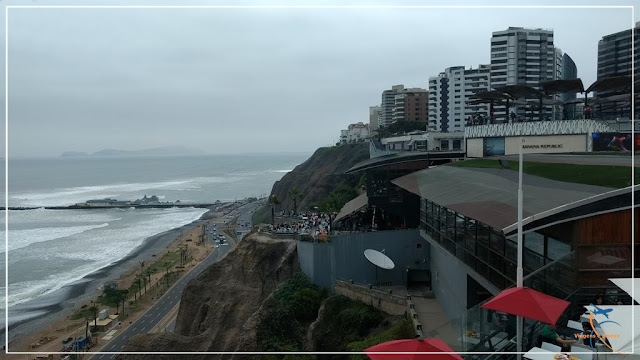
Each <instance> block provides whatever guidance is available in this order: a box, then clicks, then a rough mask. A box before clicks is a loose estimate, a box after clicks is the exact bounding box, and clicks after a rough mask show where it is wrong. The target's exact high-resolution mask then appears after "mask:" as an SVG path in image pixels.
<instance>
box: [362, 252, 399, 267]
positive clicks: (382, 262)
mask: <svg viewBox="0 0 640 360" xmlns="http://www.w3.org/2000/svg"><path fill="white" fill-rule="evenodd" d="M364 257H366V258H367V260H369V261H370V262H371V263H372V264H373V265H375V266H377V267H379V268H382V269H387V270H391V269H393V268H394V267H395V266H396V265H395V264H394V263H393V260H391V259H390V258H389V257H388V256H387V255H385V254H383V253H381V252H380V251H377V250H373V249H367V250H365V251H364Z"/></svg>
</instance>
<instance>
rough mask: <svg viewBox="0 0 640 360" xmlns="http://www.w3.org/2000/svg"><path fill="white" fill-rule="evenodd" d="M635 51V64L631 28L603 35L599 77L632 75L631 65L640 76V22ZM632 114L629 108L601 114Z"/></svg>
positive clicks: (606, 116)
mask: <svg viewBox="0 0 640 360" xmlns="http://www.w3.org/2000/svg"><path fill="white" fill-rule="evenodd" d="M633 35H634V41H635V42H634V45H633V49H634V51H635V64H633V63H632V61H631V50H632V49H631V29H629V30H624V31H620V32H617V33H614V34H610V35H606V36H603V37H602V39H601V40H600V41H599V42H598V79H602V78H606V77H613V76H625V75H631V67H632V66H633V67H634V75H635V79H638V78H640V75H639V74H640V53H639V51H640V22H637V23H636V26H635V27H634V28H633ZM614 94H615V92H608V93H598V94H596V95H597V96H598V97H606V96H608V95H614ZM638 100H639V99H638V98H636V101H635V106H636V113H638V111H639V110H640V104H638V103H639V101H638ZM621 114H622V115H624V116H631V115H630V113H629V109H628V108H627V109H623V110H622V112H621V111H620V110H618V109H613V110H609V111H606V110H605V111H604V112H603V113H602V114H601V116H603V117H604V118H613V117H619V116H621Z"/></svg>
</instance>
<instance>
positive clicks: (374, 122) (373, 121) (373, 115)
mask: <svg viewBox="0 0 640 360" xmlns="http://www.w3.org/2000/svg"><path fill="white" fill-rule="evenodd" d="M379 116H380V106H369V131H376V130H378V127H379V126H378V117H379Z"/></svg>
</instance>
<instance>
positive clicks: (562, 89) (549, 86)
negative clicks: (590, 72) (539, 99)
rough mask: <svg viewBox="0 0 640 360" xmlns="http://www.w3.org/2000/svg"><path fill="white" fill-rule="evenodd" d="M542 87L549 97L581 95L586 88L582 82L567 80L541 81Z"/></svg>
mask: <svg viewBox="0 0 640 360" xmlns="http://www.w3.org/2000/svg"><path fill="white" fill-rule="evenodd" d="M540 87H541V88H542V90H544V92H545V93H547V95H551V94H560V93H581V92H584V86H583V85H582V80H580V79H578V78H576V79H566V80H551V81H541V82H540Z"/></svg>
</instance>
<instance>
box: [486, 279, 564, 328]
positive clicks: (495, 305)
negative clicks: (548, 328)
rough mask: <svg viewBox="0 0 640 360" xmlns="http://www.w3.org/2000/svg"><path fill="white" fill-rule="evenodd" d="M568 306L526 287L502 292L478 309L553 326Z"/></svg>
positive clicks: (562, 301)
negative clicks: (503, 313)
mask: <svg viewBox="0 0 640 360" xmlns="http://www.w3.org/2000/svg"><path fill="white" fill-rule="evenodd" d="M569 304H570V303H569V302H568V301H564V300H562V299H558V298H556V297H553V296H549V295H547V294H543V293H541V292H539V291H536V290H533V289H530V288H527V287H515V288H510V289H507V290H504V291H503V292H501V293H500V294H498V295H496V296H495V297H494V298H493V299H491V300H489V301H488V302H486V303H485V304H484V305H482V306H480V307H481V308H483V309H491V310H495V311H500V312H505V313H507V314H512V315H517V316H522V317H525V318H527V319H533V320H538V321H542V322H544V323H547V324H555V323H556V322H557V321H558V318H559V317H560V315H562V313H563V312H564V310H565V309H566V308H567V306H569Z"/></svg>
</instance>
